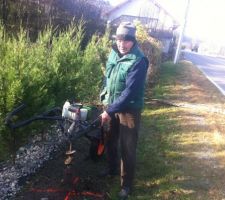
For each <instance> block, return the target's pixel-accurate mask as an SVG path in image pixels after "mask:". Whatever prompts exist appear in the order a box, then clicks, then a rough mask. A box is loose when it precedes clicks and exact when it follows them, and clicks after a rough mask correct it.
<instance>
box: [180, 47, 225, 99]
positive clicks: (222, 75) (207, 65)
mask: <svg viewBox="0 0 225 200" xmlns="http://www.w3.org/2000/svg"><path fill="white" fill-rule="evenodd" d="M184 59H185V60H189V61H191V62H192V63H193V64H194V65H196V66H197V67H198V68H199V69H200V70H201V71H202V72H203V73H204V74H205V76H206V77H207V78H208V79H209V80H210V81H211V82H212V83H213V84H214V85H215V86H216V87H217V88H218V89H219V90H220V91H221V93H222V94H223V95H225V58H218V57H214V56H206V55H201V54H198V53H194V52H189V51H184Z"/></svg>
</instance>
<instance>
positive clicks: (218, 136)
mask: <svg viewBox="0 0 225 200" xmlns="http://www.w3.org/2000/svg"><path fill="white" fill-rule="evenodd" d="M151 99H160V100H167V101H172V102H176V103H178V104H179V103H182V104H187V105H189V107H185V106H177V107H176V106H172V105H173V104H171V106H170V105H169V104H167V105H166V104H162V102H159V103H157V104H153V103H151V101H150V100H151ZM222 99H223V97H222V96H221V95H220V94H219V92H218V91H217V90H216V89H215V87H214V86H213V85H212V84H211V83H210V82H209V81H208V80H207V79H206V78H205V77H204V76H203V75H202V74H201V72H200V71H199V70H198V69H197V68H195V67H194V66H193V65H192V64H191V63H188V62H182V63H179V64H176V65H174V64H172V63H169V62H168V63H164V64H163V65H162V66H161V72H160V76H159V80H158V82H157V84H156V85H155V87H154V88H148V91H147V95H146V100H147V101H146V105H145V108H144V110H143V113H142V126H141V130H140V137H139V144H138V149H137V167H136V178H135V183H134V191H133V193H132V195H131V196H130V197H129V200H138V199H141V200H212V199H214V200H221V199H223V198H225V196H224V192H223V185H224V184H225V183H224V181H223V180H224V179H223V178H221V174H224V172H223V168H221V169H220V166H221V165H222V166H224V165H225V151H224V150H223V149H224V146H225V145H224V142H223V141H225V137H224V135H223V134H222V132H224V130H225V129H224V127H225V126H224V120H222V119H224V115H221V114H220V113H214V112H213V108H214V107H216V108H217V107H218V105H220V106H221V107H222V108H221V109H224V108H225V106H224V105H225V104H224V101H221V100H222ZM148 101H149V102H148ZM215 168H216V169H217V170H216V171H215ZM218 185H221V187H219V186H218ZM110 188H111V190H110V197H111V198H110V199H115V200H116V199H117V196H116V195H117V192H118V191H119V180H118V179H116V180H114V182H111V184H110Z"/></svg>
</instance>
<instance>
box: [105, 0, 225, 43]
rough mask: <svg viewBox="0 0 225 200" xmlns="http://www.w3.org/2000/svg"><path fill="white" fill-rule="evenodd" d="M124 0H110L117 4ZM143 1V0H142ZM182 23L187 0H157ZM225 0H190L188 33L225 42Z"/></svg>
mask: <svg viewBox="0 0 225 200" xmlns="http://www.w3.org/2000/svg"><path fill="white" fill-rule="evenodd" d="M122 1H124V0H109V2H110V3H111V4H112V5H117V4H118V3H120V2H122ZM140 1H141V0H140ZM157 1H158V2H159V3H160V4H161V5H162V6H163V7H164V8H165V9H166V10H168V11H169V12H170V13H171V15H173V16H175V17H176V18H177V20H178V21H179V22H180V23H182V21H183V20H184V15H185V9H186V5H187V0H157ZM224 20H225V0H190V6H189V14H188V19H187V26H186V34H187V35H190V36H192V37H195V38H200V39H205V40H208V41H210V40H211V41H217V42H218V43H223V44H225V25H224V24H225V23H224Z"/></svg>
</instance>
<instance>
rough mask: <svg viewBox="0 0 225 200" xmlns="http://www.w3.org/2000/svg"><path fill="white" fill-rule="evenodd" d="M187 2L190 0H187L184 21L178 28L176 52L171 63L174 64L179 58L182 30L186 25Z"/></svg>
mask: <svg viewBox="0 0 225 200" xmlns="http://www.w3.org/2000/svg"><path fill="white" fill-rule="evenodd" d="M189 4H190V0H187V4H186V10H185V17H184V22H183V24H182V27H181V30H180V34H179V40H178V44H177V49H176V54H175V57H174V60H173V63H174V64H176V63H177V61H178V59H179V56H180V49H181V45H182V40H183V35H184V30H185V27H186V22H187V16H188V10H189Z"/></svg>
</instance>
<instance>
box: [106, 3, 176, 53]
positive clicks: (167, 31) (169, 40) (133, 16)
mask: <svg viewBox="0 0 225 200" xmlns="http://www.w3.org/2000/svg"><path fill="white" fill-rule="evenodd" d="M103 17H104V19H105V20H106V21H108V24H109V25H110V26H112V27H115V26H118V25H119V24H120V22H122V21H130V22H133V21H134V20H138V21H140V22H141V23H142V24H143V25H144V26H145V27H146V28H147V30H148V32H149V35H151V36H152V37H155V38H157V39H159V40H161V41H162V44H163V50H162V51H163V53H168V52H169V51H170V49H171V48H170V46H171V44H173V43H174V41H173V40H174V34H173V32H174V30H175V29H176V28H177V27H178V22H177V21H176V20H175V19H174V17H173V16H171V15H170V14H169V13H168V12H167V11H166V10H165V9H164V8H163V7H162V6H161V5H160V4H159V3H157V0H126V1H124V2H123V3H121V4H119V5H117V6H116V7H114V8H112V9H111V10H109V11H107V12H105V13H104V14H103Z"/></svg>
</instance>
